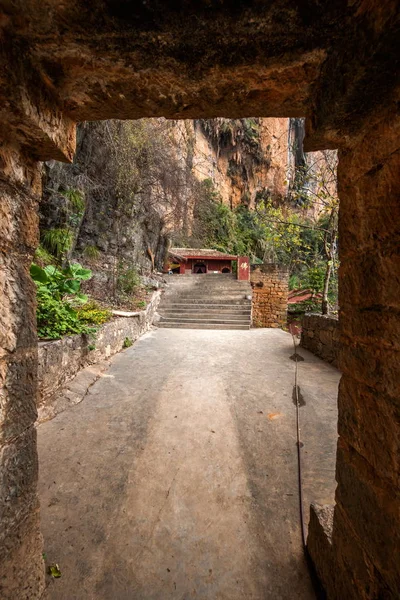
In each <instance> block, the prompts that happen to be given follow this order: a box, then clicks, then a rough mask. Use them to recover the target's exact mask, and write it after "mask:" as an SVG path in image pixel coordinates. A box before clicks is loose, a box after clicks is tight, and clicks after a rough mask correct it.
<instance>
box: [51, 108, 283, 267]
mask: <svg viewBox="0 0 400 600" xmlns="http://www.w3.org/2000/svg"><path fill="white" fill-rule="evenodd" d="M290 160H291V159H290V147H289V120H288V119H272V118H271V119H261V118H248V119H236V120H232V119H222V118H220V119H212V120H208V121H204V120H196V121H193V120H180V121H168V120H165V119H143V120H138V121H104V122H96V123H83V124H81V125H80V126H79V127H78V149H77V153H76V156H75V159H74V162H73V164H72V165H64V164H61V163H57V162H54V161H52V162H50V163H46V164H45V167H44V194H43V200H42V204H41V230H42V234H43V232H48V231H53V230H54V229H65V228H70V229H71V230H72V231H73V236H72V240H71V241H72V247H71V250H70V252H73V253H74V254H75V255H76V256H80V258H81V259H84V258H85V257H86V258H88V257H89V258H90V257H91V258H96V260H97V259H100V260H99V262H100V263H102V264H104V265H106V267H108V265H109V264H112V263H113V262H115V261H117V260H125V261H129V262H130V263H132V264H135V265H137V266H138V267H139V269H140V270H142V271H147V270H149V269H151V268H154V267H156V268H160V267H161V265H162V262H163V257H164V255H165V251H166V248H167V246H168V244H169V243H171V242H175V241H177V240H179V241H180V242H181V243H182V242H185V241H186V240H188V239H189V238H190V235H191V231H192V225H193V219H194V216H193V215H194V210H195V206H196V203H197V202H198V201H199V198H200V197H201V194H202V193H203V191H202V189H203V188H202V182H204V181H205V180H208V181H210V182H212V185H213V188H214V189H215V190H216V192H217V194H218V195H219V197H220V198H221V200H222V201H223V202H224V203H225V204H227V205H228V206H230V207H231V208H234V207H236V206H238V205H239V204H241V203H242V204H245V205H246V206H248V207H249V208H250V209H252V208H254V206H255V204H256V203H257V201H259V200H261V199H268V198H270V199H273V200H280V201H281V200H282V199H284V198H285V197H286V195H287V191H288V189H287V177H288V165H289V162H290ZM75 192H78V194H79V195H80V196H81V197H82V199H83V203H84V207H83V209H82V211H81V212H80V213H79V214H78V215H77V214H76V212H74V211H73V210H72V214H71V210H70V209H71V207H70V203H69V201H68V198H69V197H71V194H74V193H75Z"/></svg>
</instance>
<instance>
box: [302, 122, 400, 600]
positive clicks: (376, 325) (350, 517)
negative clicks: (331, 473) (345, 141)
mask: <svg viewBox="0 0 400 600" xmlns="http://www.w3.org/2000/svg"><path fill="white" fill-rule="evenodd" d="M398 132H399V121H398V120H397V119H393V120H384V121H383V122H382V123H381V124H380V126H379V127H378V128H377V129H376V131H375V134H374V136H370V135H369V134H367V136H366V137H365V139H363V140H361V141H360V142H359V143H358V144H357V145H356V146H355V147H354V148H353V149H352V150H351V151H346V150H343V151H341V153H340V162H339V173H338V175H339V196H340V202H341V204H340V223H339V227H340V263H341V266H340V274H339V294H340V298H339V302H340V317H339V321H340V352H339V368H340V370H341V371H342V373H343V376H342V379H341V382H340V386H339V399H338V402H339V422H338V432H339V436H340V437H339V443H338V452H337V466H336V480H337V483H338V485H337V490H336V505H335V507H334V508H333V507H332V508H331V509H330V510H329V509H328V508H321V507H314V508H313V509H312V514H311V524H310V530H309V538H308V547H309V550H310V554H311V557H312V559H313V561H314V563H315V565H316V567H317V571H318V573H319V575H320V576H321V578H322V581H323V582H324V585H325V587H326V589H327V592H328V598H334V599H336V598H337V599H339V598H346V599H347V598H348V599H350V600H353V599H354V600H356V599H360V598H361V599H364V598H379V597H381V598H396V597H398V594H399V590H400V564H399V561H398V558H397V557H398V555H399V549H400V516H399V475H400V472H399V449H400V447H399V443H400V442H399V440H400V435H399V434H400V431H399V426H400V419H399V417H400V412H399V392H400V390H399V370H398V364H399V359H400V344H399V339H400V336H399V319H398V314H399V308H400V306H399V293H398V291H399V286H400V257H399V248H400V244H399V241H400V240H399V230H398V224H399V222H400V203H399V198H400V181H399V177H398V174H399V172H400V153H399V148H398V141H399V136H398Z"/></svg>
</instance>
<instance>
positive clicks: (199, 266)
mask: <svg viewBox="0 0 400 600" xmlns="http://www.w3.org/2000/svg"><path fill="white" fill-rule="evenodd" d="M193 273H196V274H197V273H207V266H206V264H205V263H195V264H194V265H193Z"/></svg>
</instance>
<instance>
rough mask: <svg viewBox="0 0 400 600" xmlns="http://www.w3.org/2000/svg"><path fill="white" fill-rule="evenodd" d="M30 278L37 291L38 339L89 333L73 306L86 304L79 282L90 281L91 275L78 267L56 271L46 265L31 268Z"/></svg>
mask: <svg viewBox="0 0 400 600" xmlns="http://www.w3.org/2000/svg"><path fill="white" fill-rule="evenodd" d="M30 272H31V276H32V279H33V280H34V282H35V283H36V288H37V310H36V316H37V327H38V335H39V337H40V338H46V339H58V338H60V337H62V336H63V335H70V334H74V333H92V332H93V331H94V329H93V328H90V327H88V326H87V325H86V324H85V322H83V321H81V320H80V319H79V317H78V311H77V309H76V305H77V304H78V305H79V304H83V303H85V302H86V301H87V296H85V295H84V294H82V293H81V292H80V286H81V282H82V281H85V280H87V279H90V277H91V276H92V272H91V271H90V270H89V269H84V268H83V267H82V266H81V265H80V264H78V263H75V264H71V265H68V266H67V267H66V268H64V269H58V268H57V267H55V266H54V265H48V266H46V267H45V268H44V269H43V268H41V267H39V266H38V265H36V264H32V266H31V270H30Z"/></svg>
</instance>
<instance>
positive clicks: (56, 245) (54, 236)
mask: <svg viewBox="0 0 400 600" xmlns="http://www.w3.org/2000/svg"><path fill="white" fill-rule="evenodd" d="M73 240H74V236H73V233H72V231H71V230H70V229H68V228H66V227H61V228H55V229H47V230H45V231H43V233H42V246H43V247H44V249H45V250H47V251H48V252H50V253H51V254H53V256H55V257H56V258H58V259H62V258H63V256H65V255H66V254H67V253H68V252H69V251H70V250H71V247H72V243H73Z"/></svg>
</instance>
